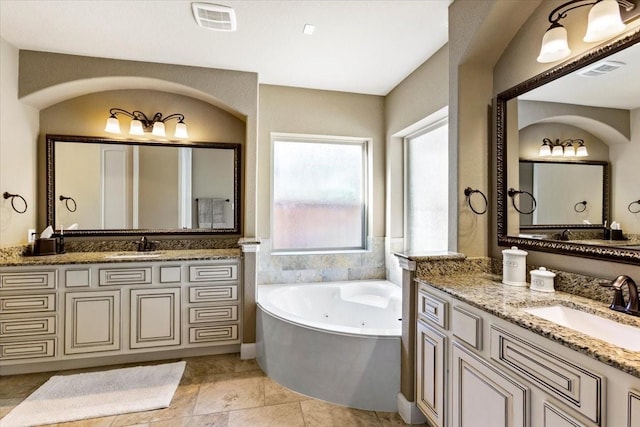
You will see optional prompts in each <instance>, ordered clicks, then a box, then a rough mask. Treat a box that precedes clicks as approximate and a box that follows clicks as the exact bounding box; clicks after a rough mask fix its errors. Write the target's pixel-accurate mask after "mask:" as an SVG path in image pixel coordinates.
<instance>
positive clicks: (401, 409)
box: [398, 393, 427, 424]
mask: <svg viewBox="0 0 640 427" xmlns="http://www.w3.org/2000/svg"><path fill="white" fill-rule="evenodd" d="M398 414H400V417H401V418H402V420H403V421H404V422H405V423H407V424H423V423H425V422H426V421H427V418H426V417H425V416H424V414H423V413H422V412H420V409H418V407H417V406H416V402H409V401H408V400H407V399H406V398H405V397H404V394H402V393H398Z"/></svg>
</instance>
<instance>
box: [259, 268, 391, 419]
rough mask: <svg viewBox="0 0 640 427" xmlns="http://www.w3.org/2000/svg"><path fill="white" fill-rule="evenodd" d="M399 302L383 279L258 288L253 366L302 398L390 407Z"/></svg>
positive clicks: (363, 406)
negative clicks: (255, 353)
mask: <svg viewBox="0 0 640 427" xmlns="http://www.w3.org/2000/svg"><path fill="white" fill-rule="evenodd" d="M401 299H402V291H401V289H400V287H399V286H396V285H394V284H393V283H391V282H388V281H385V280H367V281H352V282H328V283H317V284H295V285H261V286H260V287H259V288H258V310H257V319H256V320H257V331H256V334H257V336H256V342H257V349H256V352H257V360H258V364H259V365H260V367H261V368H262V370H263V371H264V372H265V373H266V374H267V375H268V376H269V377H270V378H273V379H274V380H275V381H277V382H278V383H280V384H282V385H284V386H286V387H288V388H290V389H292V390H295V391H297V392H299V393H302V394H305V395H307V396H311V397H315V398H318V399H322V400H326V401H328V402H333V403H337V404H340V405H345V406H349V407H352V408H359V409H367V410H376V411H387V412H395V411H396V410H397V395H398V393H399V392H400V337H401V324H402V321H401V316H402V300H401Z"/></svg>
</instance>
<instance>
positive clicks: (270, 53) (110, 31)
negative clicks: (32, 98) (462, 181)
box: [0, 0, 453, 95]
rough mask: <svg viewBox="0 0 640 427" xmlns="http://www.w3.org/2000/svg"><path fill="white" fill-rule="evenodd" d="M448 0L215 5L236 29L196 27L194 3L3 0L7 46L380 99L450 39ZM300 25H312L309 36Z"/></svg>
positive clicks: (266, 0)
mask: <svg viewBox="0 0 640 427" xmlns="http://www.w3.org/2000/svg"><path fill="white" fill-rule="evenodd" d="M452 1H453V0H411V1H403V0H395V1H393V0H392V1H385V0H369V1H366V0H339V1H338V0H336V1H332V0H303V1H297V0H286V1H271V0H261V1H249V0H247V1H240V0H233V1H225V0H219V1H218V0H213V1H211V3H218V4H223V5H226V6H230V7H232V8H233V9H234V10H235V13H236V18H237V23H238V29H237V31H235V32H219V31H212V30H208V29H204V28H201V27H199V26H197V24H196V22H195V20H194V18H193V14H192V11H191V2H190V1H181V0H179V1H169V0H160V1H158V0H127V1H124V0H109V1H105V0H100V1H89V0H29V1H24V0H0V36H2V38H3V39H4V40H6V41H7V42H9V43H10V44H11V45H13V46H15V47H17V48H19V49H25V50H37V51H45V52H56V53H65V54H74V55H85V56H93V57H102V58H113V59H124V60H137V61H145V62H158V63H168V64H179V65H191V66H200V67H210V68H220V69H229V70H238V71H249V72H256V73H258V76H259V81H260V83H263V84H273V85H283V86H294V87H305V88H313V89H326V90H336V91H344V92H354V93H364V94H374V95H386V94H387V93H389V91H390V90H391V89H393V88H394V87H395V86H396V85H397V84H398V83H399V82H401V81H402V80H403V79H404V78H405V77H406V76H408V75H409V74H410V73H411V72H412V71H414V70H415V69H416V68H417V67H418V66H420V65H421V64H422V63H423V62H424V61H425V60H427V59H428V58H429V57H430V56H431V55H433V54H434V53H435V52H436V51H437V50H438V49H440V48H441V47H442V46H443V45H444V44H445V43H446V42H447V39H448V34H447V32H448V29H447V20H448V15H447V9H448V7H449V4H450V3H451V2H452ZM305 24H312V25H314V26H315V27H316V30H315V33H314V34H313V35H305V34H303V32H302V29H303V27H304V25H305Z"/></svg>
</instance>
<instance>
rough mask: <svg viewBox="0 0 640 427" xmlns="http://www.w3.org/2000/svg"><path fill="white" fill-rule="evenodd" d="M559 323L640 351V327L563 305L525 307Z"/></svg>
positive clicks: (628, 348) (616, 344)
mask: <svg viewBox="0 0 640 427" xmlns="http://www.w3.org/2000/svg"><path fill="white" fill-rule="evenodd" d="M524 311H526V312H527V313H530V314H533V315H534V316H538V317H541V318H543V319H545V320H548V321H550V322H554V323H557V324H558V325H562V326H565V327H567V328H570V329H573V330H576V331H578V332H582V333H583V334H585V335H589V336H591V337H593V338H597V339H600V340H602V341H606V342H608V343H610V344H613V345H615V346H618V347H622V348H626V349H627V350H631V351H640V328H635V327H633V326H629V325H624V324H622V323H618V322H616V321H614V320H610V319H606V318H604V317H600V316H597V315H595V314H591V313H587V312H584V311H581V310H576V309H574V308H569V307H565V306H562V305H552V306H547V307H536V308H527V309H524Z"/></svg>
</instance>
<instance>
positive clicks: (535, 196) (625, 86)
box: [496, 31, 640, 264]
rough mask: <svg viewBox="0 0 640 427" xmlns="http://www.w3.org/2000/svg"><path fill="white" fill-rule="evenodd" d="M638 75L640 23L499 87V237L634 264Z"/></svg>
mask: <svg viewBox="0 0 640 427" xmlns="http://www.w3.org/2000/svg"><path fill="white" fill-rule="evenodd" d="M607 71H609V72H607ZM638 76H640V31H636V32H634V33H632V34H630V35H628V36H626V37H624V38H622V39H620V40H617V41H615V42H613V43H611V44H608V45H606V46H602V47H599V48H597V49H595V50H593V51H591V52H588V53H587V54H585V55H584V56H582V57H581V58H580V59H578V60H576V61H573V62H570V63H567V64H563V65H560V66H558V67H556V68H554V69H552V70H550V71H547V72H545V73H542V74H540V75H538V76H535V77H533V78H531V79H529V80H527V81H525V82H523V83H521V84H519V85H517V86H515V87H513V88H511V89H508V90H506V91H504V92H502V93H500V94H498V96H497V100H496V125H497V126H496V138H497V151H496V154H497V171H496V173H497V208H498V211H497V216H498V224H497V230H498V244H499V245H502V246H511V245H517V246H519V247H522V248H529V249H534V250H540V251H546V252H555V253H564V254H570V255H575V256H584V257H591V258H597V259H605V260H612V261H617V262H625V263H631V264H640V213H633V212H635V211H637V210H638V209H635V206H637V205H634V203H637V201H638V200H639V199H640V168H638V164H639V163H638V161H639V160H640V78H639V77H638ZM545 139H546V145H550V148H553V145H563V146H562V147H561V148H559V149H557V151H558V153H557V156H543V154H544V153H543V151H544V150H542V151H541V150H540V148H541V147H542V145H545V142H544V141H545ZM563 142H564V144H563ZM569 145H572V146H573V149H574V150H576V149H577V148H578V147H579V146H581V145H584V146H585V147H586V149H587V151H588V155H587V156H584V157H576V156H573V157H568V156H565V155H564V154H566V153H564V151H566V150H567V147H568V146H569ZM569 150H571V149H569ZM587 168H588V169H587ZM638 208H640V206H638ZM613 221H615V222H619V223H620V224H621V228H622V239H618V237H620V233H616V234H615V237H616V238H615V239H611V237H610V235H608V234H605V232H604V231H605V226H607V227H608V226H610V225H611V223H612V222H613Z"/></svg>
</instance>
